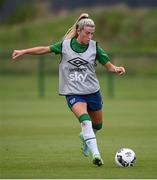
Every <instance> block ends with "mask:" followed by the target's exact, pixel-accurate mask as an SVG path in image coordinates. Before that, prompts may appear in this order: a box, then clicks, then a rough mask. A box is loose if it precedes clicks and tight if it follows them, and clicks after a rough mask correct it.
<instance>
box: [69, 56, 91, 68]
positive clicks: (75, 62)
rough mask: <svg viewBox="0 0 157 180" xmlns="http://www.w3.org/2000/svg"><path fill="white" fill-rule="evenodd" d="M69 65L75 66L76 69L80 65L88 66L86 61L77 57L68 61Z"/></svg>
mask: <svg viewBox="0 0 157 180" xmlns="http://www.w3.org/2000/svg"><path fill="white" fill-rule="evenodd" d="M68 62H69V63H70V64H72V65H73V66H76V67H80V66H82V65H85V64H88V62H87V61H85V60H84V59H81V58H79V57H77V58H74V59H71V60H69V61H68Z"/></svg>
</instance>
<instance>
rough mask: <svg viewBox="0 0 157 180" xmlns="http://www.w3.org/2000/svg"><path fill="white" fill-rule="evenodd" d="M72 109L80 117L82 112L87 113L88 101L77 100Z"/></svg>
mask: <svg viewBox="0 0 157 180" xmlns="http://www.w3.org/2000/svg"><path fill="white" fill-rule="evenodd" d="M71 111H72V112H73V113H74V114H75V116H76V117H77V118H79V117H80V116H81V115H82V114H87V113H88V112H87V103H85V102H77V103H75V104H74V105H73V106H72V107H71Z"/></svg>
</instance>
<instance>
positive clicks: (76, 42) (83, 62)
mask: <svg viewBox="0 0 157 180" xmlns="http://www.w3.org/2000/svg"><path fill="white" fill-rule="evenodd" d="M94 31H95V24H94V21H93V20H92V19H90V18H89V15H88V14H81V16H80V17H79V18H78V20H77V21H76V22H75V24H74V25H73V26H72V27H71V28H70V29H69V30H68V31H67V33H66V35H65V36H64V39H63V41H62V42H57V43H54V44H53V45H50V46H39V47H34V48H29V49H22V50H14V52H13V54H12V58H13V59H14V60H15V59H16V58H17V57H19V56H22V55H24V54H31V55H36V54H46V53H51V52H53V53H55V54H61V57H62V60H61V62H60V64H59V94H60V95H63V96H65V97H66V100H67V104H68V106H69V107H70V109H71V111H72V112H73V113H74V115H75V116H76V117H77V118H78V120H79V122H80V125H81V133H80V139H81V141H82V152H83V154H84V155H85V156H88V155H89V153H91V154H92V158H93V161H92V162H93V164H95V165H97V166H101V165H103V164H104V163H103V159H102V158H101V155H100V152H99V149H98V146H97V141H96V136H95V134H96V132H97V131H98V130H100V129H101V128H102V98H101V95H100V91H99V90H100V86H99V82H98V79H97V77H96V72H95V71H96V60H97V61H98V62H99V63H101V64H102V65H103V66H104V67H105V68H106V69H107V70H108V71H110V72H115V73H117V74H119V75H123V74H124V73H125V69H124V67H121V66H120V67H118V66H115V65H113V64H112V63H111V62H110V59H109V57H108V56H107V54H106V52H105V51H104V50H103V49H102V48H101V47H100V46H99V45H98V44H97V42H95V41H94V40H92V37H93V34H94Z"/></svg>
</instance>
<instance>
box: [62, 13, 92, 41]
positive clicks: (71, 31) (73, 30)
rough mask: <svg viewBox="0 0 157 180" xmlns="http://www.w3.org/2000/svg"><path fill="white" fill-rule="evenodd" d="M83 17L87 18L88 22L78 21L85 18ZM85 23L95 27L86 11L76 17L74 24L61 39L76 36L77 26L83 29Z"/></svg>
mask: <svg viewBox="0 0 157 180" xmlns="http://www.w3.org/2000/svg"><path fill="white" fill-rule="evenodd" d="M85 19H86V20H87V19H88V23H87V22H86V23H80V22H81V21H82V20H85ZM89 21H90V23H89ZM81 25H82V26H81ZM85 25H87V26H92V27H95V24H94V22H93V20H91V19H89V15H88V14H86V13H82V14H81V15H80V17H79V18H78V19H77V21H76V22H75V23H74V25H73V26H72V27H71V28H70V29H69V30H68V31H67V32H66V34H65V35H64V38H63V39H71V38H73V37H75V36H77V29H78V28H80V29H83V28H84V26H85Z"/></svg>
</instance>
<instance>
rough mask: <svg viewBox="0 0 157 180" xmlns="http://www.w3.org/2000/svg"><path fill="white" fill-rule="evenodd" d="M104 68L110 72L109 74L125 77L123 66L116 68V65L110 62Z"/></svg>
mask: <svg viewBox="0 0 157 180" xmlns="http://www.w3.org/2000/svg"><path fill="white" fill-rule="evenodd" d="M104 67H105V68H106V69H107V70H108V71H109V72H113V73H117V74H119V75H123V74H125V68H124V67H122V66H115V65H114V64H112V63H111V62H110V61H108V62H107V63H106V64H105V65H104Z"/></svg>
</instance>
